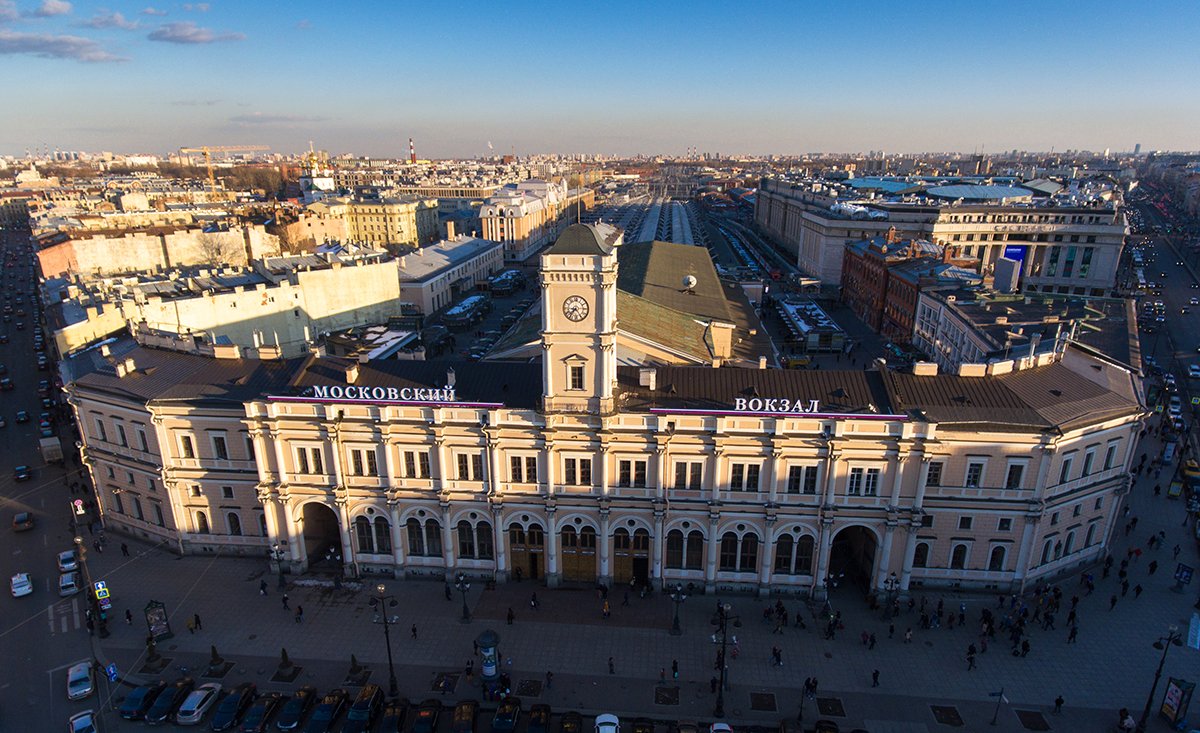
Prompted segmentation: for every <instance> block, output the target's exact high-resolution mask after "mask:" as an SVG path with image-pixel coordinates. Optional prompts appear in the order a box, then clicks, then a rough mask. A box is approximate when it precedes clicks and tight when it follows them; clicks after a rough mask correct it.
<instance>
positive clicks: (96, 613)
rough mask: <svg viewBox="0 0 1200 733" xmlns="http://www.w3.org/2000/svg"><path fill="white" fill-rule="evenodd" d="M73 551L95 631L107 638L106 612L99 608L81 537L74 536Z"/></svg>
mask: <svg viewBox="0 0 1200 733" xmlns="http://www.w3.org/2000/svg"><path fill="white" fill-rule="evenodd" d="M75 552H76V553H77V554H78V555H79V567H80V568H82V569H83V582H85V583H87V599H88V608H89V609H91V612H92V618H93V619H95V623H96V633H97V634H99V635H100V638H101V639H107V638H108V618H107V614H105V613H104V612H103V611H101V610H100V601H99V600H98V599H97V598H96V586H95V585H94V584H93V583H92V573H91V570H89V569H88V564H87V546H86V545H84V544H83V538H82V537H76V538H75Z"/></svg>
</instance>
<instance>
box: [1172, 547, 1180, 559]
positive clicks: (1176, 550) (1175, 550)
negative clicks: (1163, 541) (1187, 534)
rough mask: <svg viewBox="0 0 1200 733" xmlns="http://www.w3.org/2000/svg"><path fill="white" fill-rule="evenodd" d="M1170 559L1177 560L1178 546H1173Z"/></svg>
mask: <svg viewBox="0 0 1200 733" xmlns="http://www.w3.org/2000/svg"><path fill="white" fill-rule="evenodd" d="M1171 557H1172V558H1173V559H1176V560H1178V559H1179V545H1175V547H1174V548H1173V549H1172V550H1171Z"/></svg>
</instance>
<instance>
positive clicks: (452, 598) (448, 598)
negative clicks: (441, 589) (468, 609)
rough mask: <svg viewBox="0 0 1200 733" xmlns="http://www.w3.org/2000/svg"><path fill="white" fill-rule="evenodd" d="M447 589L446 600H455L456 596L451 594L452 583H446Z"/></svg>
mask: <svg viewBox="0 0 1200 733" xmlns="http://www.w3.org/2000/svg"><path fill="white" fill-rule="evenodd" d="M445 591H446V600H447V601H453V600H454V596H453V595H451V594H450V584H449V583H446V585H445Z"/></svg>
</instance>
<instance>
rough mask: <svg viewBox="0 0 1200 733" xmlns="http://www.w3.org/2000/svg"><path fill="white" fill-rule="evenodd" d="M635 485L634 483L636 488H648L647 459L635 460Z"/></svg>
mask: <svg viewBox="0 0 1200 733" xmlns="http://www.w3.org/2000/svg"><path fill="white" fill-rule="evenodd" d="M633 485H634V488H638V489H644V488H646V462H645V461H634V462H633Z"/></svg>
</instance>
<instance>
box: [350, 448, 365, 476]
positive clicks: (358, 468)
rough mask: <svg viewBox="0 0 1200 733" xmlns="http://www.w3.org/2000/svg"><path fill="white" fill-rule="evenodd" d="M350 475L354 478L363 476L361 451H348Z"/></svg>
mask: <svg viewBox="0 0 1200 733" xmlns="http://www.w3.org/2000/svg"><path fill="white" fill-rule="evenodd" d="M350 473H352V474H354V475H355V476H361V475H363V456H362V451H357V450H352V451H350Z"/></svg>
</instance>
